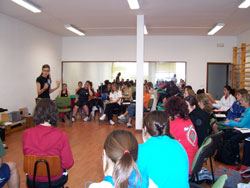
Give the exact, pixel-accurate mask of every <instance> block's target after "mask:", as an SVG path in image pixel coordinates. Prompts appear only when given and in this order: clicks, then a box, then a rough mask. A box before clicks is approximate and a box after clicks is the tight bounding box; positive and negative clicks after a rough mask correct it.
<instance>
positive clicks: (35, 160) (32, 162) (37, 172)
mask: <svg viewBox="0 0 250 188" xmlns="http://www.w3.org/2000/svg"><path fill="white" fill-rule="evenodd" d="M24 172H25V173H26V175H27V176H28V175H31V176H33V180H32V186H30V185H28V182H27V186H28V187H32V188H35V187H36V176H47V177H48V187H49V188H52V186H51V176H58V175H60V173H61V161H60V157H59V156H35V155H25V156H24ZM66 182H67V180H66V181H65V182H63V183H62V185H60V187H64V184H65V183H66Z"/></svg>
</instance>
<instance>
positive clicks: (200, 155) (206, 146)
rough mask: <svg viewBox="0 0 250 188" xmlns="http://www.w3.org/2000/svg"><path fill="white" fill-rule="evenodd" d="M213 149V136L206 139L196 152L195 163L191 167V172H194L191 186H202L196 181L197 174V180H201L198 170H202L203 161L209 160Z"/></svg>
mask: <svg viewBox="0 0 250 188" xmlns="http://www.w3.org/2000/svg"><path fill="white" fill-rule="evenodd" d="M212 149H213V140H212V138H208V139H206V141H205V142H203V143H202V145H201V147H200V148H199V150H198V151H197V152H196V154H195V157H194V160H193V163H192V167H191V172H192V177H191V179H190V185H191V186H193V187H201V186H198V185H196V184H195V183H194V181H195V176H196V178H197V181H199V177H198V172H200V171H201V169H202V166H203V163H204V162H205V161H207V159H208V158H209V156H210V154H211V150H212Z"/></svg>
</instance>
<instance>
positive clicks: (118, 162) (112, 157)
mask: <svg viewBox="0 0 250 188" xmlns="http://www.w3.org/2000/svg"><path fill="white" fill-rule="evenodd" d="M137 154H138V142H137V140H136V138H135V137H134V136H133V134H132V133H131V132H129V131H126V130H115V131H112V132H111V133H110V134H109V135H108V137H107V138H106V140H105V142H104V148H103V155H102V162H103V172H104V176H105V177H104V179H103V181H102V182H99V183H92V184H91V185H90V186H89V188H99V187H100V188H103V187H105V188H112V187H120V188H125V187H126V188H127V187H129V188H130V187H131V188H132V187H141V186H140V182H139V180H140V179H141V177H140V173H139V171H138V168H137V166H136V162H135V161H136V160H137ZM131 175H132V176H133V175H134V177H133V178H132V177H131V178H130V176H131Z"/></svg>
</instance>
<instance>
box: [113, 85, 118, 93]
mask: <svg viewBox="0 0 250 188" xmlns="http://www.w3.org/2000/svg"><path fill="white" fill-rule="evenodd" d="M111 86H115V87H116V89H118V85H117V84H116V83H115V82H113V83H112V85H111ZM111 92H112V93H114V91H113V89H112V88H111Z"/></svg>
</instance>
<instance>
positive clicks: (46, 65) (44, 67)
mask: <svg viewBox="0 0 250 188" xmlns="http://www.w3.org/2000/svg"><path fill="white" fill-rule="evenodd" d="M43 69H49V70H50V66H49V65H48V64H44V65H43V66H42V70H43ZM42 75H43V73H41V75H40V76H42ZM47 78H48V79H49V80H50V82H51V81H52V80H51V77H50V74H49V75H48V77H47Z"/></svg>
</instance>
